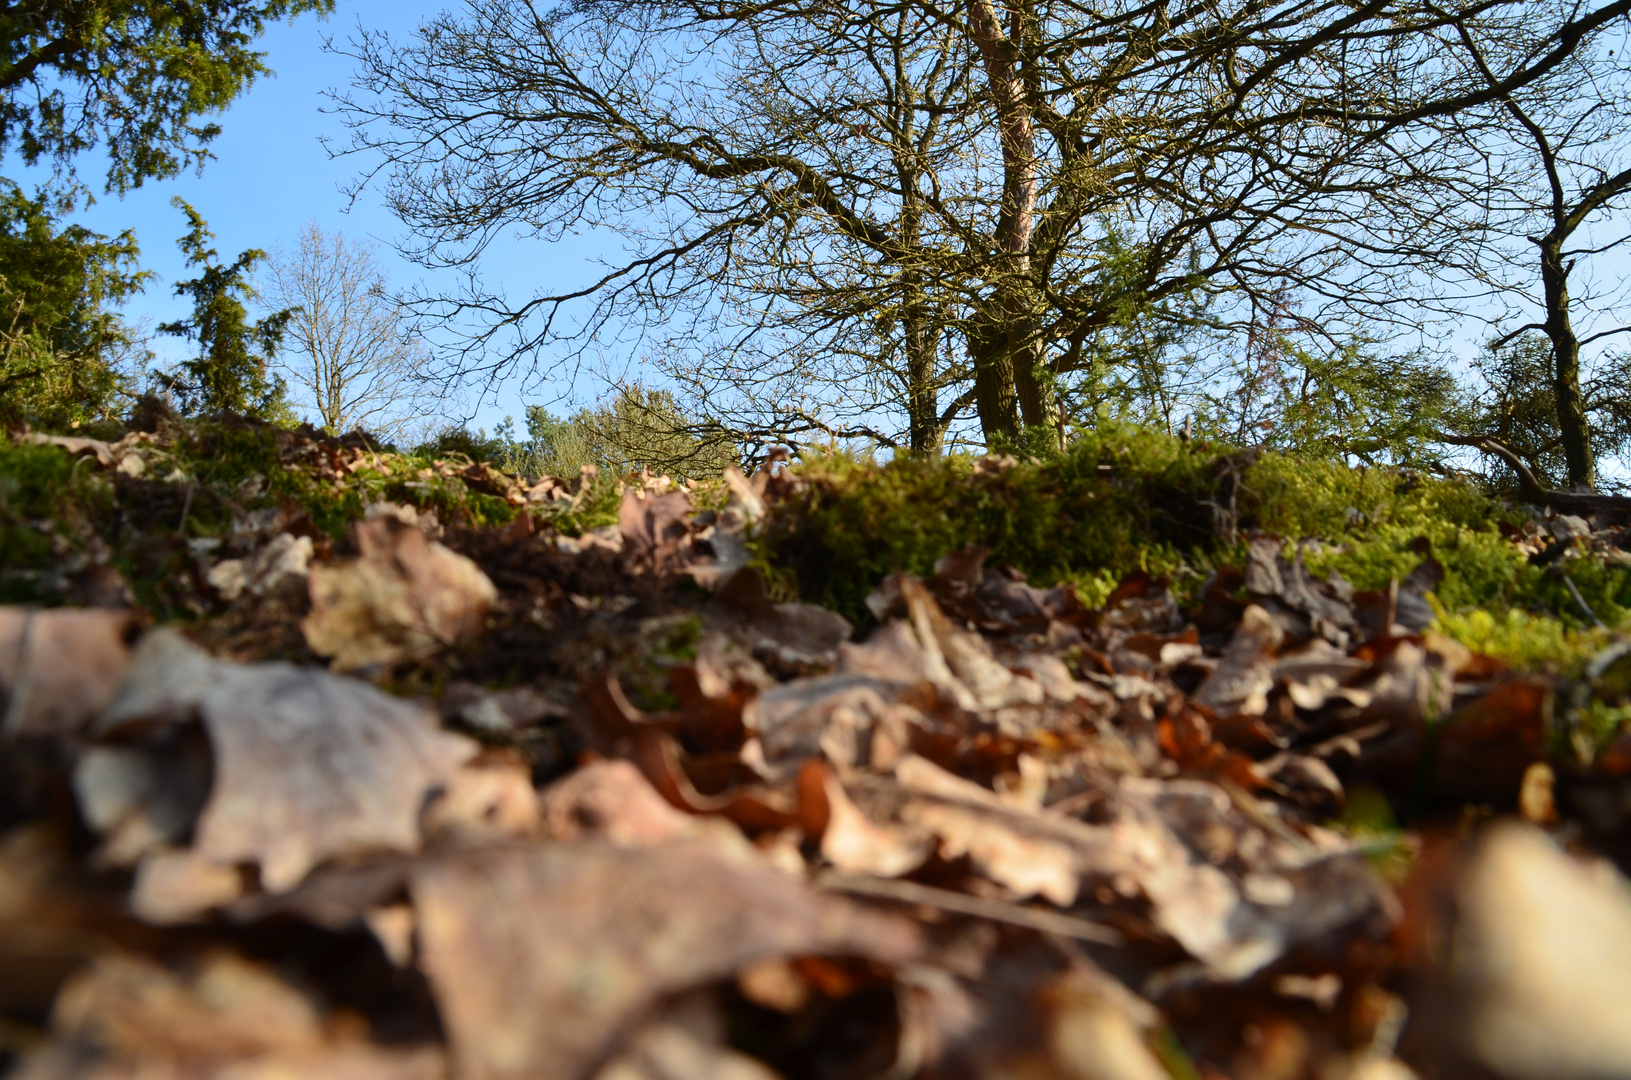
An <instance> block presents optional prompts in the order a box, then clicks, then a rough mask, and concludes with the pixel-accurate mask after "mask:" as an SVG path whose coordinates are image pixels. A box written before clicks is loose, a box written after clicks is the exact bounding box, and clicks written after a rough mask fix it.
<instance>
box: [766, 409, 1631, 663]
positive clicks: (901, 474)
mask: <svg viewBox="0 0 1631 1080" xmlns="http://www.w3.org/2000/svg"><path fill="white" fill-rule="evenodd" d="M1248 462H1249V464H1248ZM1241 466H1244V468H1243V470H1242V469H1241ZM1232 471H1233V472H1238V473H1239V476H1240V484H1239V488H1238V491H1237V497H1236V511H1237V524H1238V526H1239V534H1238V535H1239V536H1240V537H1244V536H1246V535H1249V533H1250V532H1252V531H1256V530H1262V531H1267V532H1271V533H1276V534H1279V535H1281V536H1284V537H1286V538H1288V540H1293V539H1304V538H1316V539H1317V540H1318V541H1319V542H1318V543H1314V544H1308V545H1304V548H1303V550H1304V554H1305V557H1306V559H1307V561H1308V563H1309V566H1310V569H1311V570H1313V571H1314V572H1315V573H1316V574H1322V575H1323V574H1326V573H1330V572H1335V573H1338V574H1341V575H1342V576H1343V577H1345V578H1346V579H1347V580H1349V581H1350V582H1352V583H1353V584H1354V586H1355V587H1356V588H1359V589H1379V588H1385V587H1386V586H1387V584H1388V582H1389V581H1390V580H1402V579H1403V578H1405V577H1406V575H1408V574H1409V573H1410V572H1411V571H1412V570H1413V569H1415V567H1416V566H1418V565H1419V564H1420V563H1421V561H1422V559H1423V552H1424V549H1430V550H1431V552H1432V555H1433V557H1435V558H1436V559H1437V560H1438V561H1439V562H1440V564H1441V565H1442V566H1443V567H1444V571H1445V575H1444V580H1443V581H1442V582H1441V583H1440V585H1439V586H1438V588H1437V591H1436V597H1435V599H1436V601H1437V602H1438V603H1439V604H1440V606H1441V610H1442V611H1443V612H1444V613H1445V614H1446V616H1447V617H1451V616H1455V617H1459V616H1463V615H1466V616H1469V617H1470V616H1477V617H1478V618H1479V619H1488V620H1495V622H1494V623H1493V624H1491V627H1492V628H1490V629H1488V631H1487V632H1485V631H1484V630H1480V629H1479V628H1478V627H1480V626H1482V625H1483V624H1482V623H1476V622H1466V623H1465V624H1461V623H1455V622H1453V621H1452V622H1450V623H1447V624H1446V625H1447V627H1448V630H1447V632H1449V633H1450V634H1451V635H1452V636H1463V637H1465V638H1466V640H1467V643H1468V644H1472V645H1474V647H1481V646H1479V645H1478V644H1476V642H1477V641H1480V640H1484V641H1486V643H1487V644H1488V645H1489V649H1495V650H1499V651H1498V653H1497V654H1498V655H1501V656H1503V658H1506V657H1510V658H1511V660H1512V662H1513V663H1514V664H1515V665H1516V666H1520V667H1533V666H1545V665H1547V664H1553V665H1554V666H1555V665H1561V664H1566V663H1567V662H1571V659H1572V657H1574V656H1575V654H1576V653H1577V652H1578V651H1579V650H1582V649H1587V648H1589V647H1590V645H1589V643H1590V642H1591V641H1595V640H1597V638H1596V636H1594V635H1591V634H1587V635H1584V636H1580V637H1579V638H1578V641H1577V640H1576V636H1575V635H1576V632H1577V631H1582V630H1584V629H1586V628H1588V627H1590V625H1591V621H1590V619H1589V618H1588V617H1587V615H1586V613H1585V612H1584V611H1582V610H1581V608H1580V606H1579V604H1578V603H1577V602H1576V601H1575V599H1574V597H1573V595H1572V594H1571V593H1570V591H1569V583H1570V582H1572V583H1573V585H1574V586H1575V588H1576V589H1577V590H1578V591H1579V593H1580V594H1581V597H1582V598H1583V599H1584V600H1585V602H1586V604H1587V605H1588V606H1589V607H1590V608H1591V610H1592V612H1593V613H1594V614H1595V615H1596V616H1597V618H1598V619H1600V620H1601V621H1602V622H1603V623H1604V624H1606V625H1607V626H1608V627H1611V628H1621V627H1623V628H1627V629H1631V572H1628V571H1627V570H1625V569H1624V568H1621V567H1617V566H1611V565H1605V564H1604V563H1603V562H1601V561H1600V560H1596V559H1592V558H1577V559H1572V560H1568V561H1565V562H1564V563H1563V564H1562V565H1561V566H1558V567H1551V568H1546V567H1536V566H1531V565H1530V564H1529V562H1528V559H1527V557H1526V556H1525V554H1524V552H1523V551H1522V550H1520V549H1519V548H1518V547H1517V546H1516V545H1514V544H1513V543H1511V542H1510V541H1509V540H1508V539H1507V538H1506V537H1505V536H1504V535H1503V534H1502V527H1503V526H1505V527H1508V528H1510V527H1512V526H1516V525H1519V524H1521V523H1522V522H1523V521H1524V519H1525V514H1524V512H1523V511H1522V510H1521V509H1519V508H1515V507H1513V506H1511V505H1509V504H1507V503H1505V502H1503V501H1502V500H1500V499H1497V498H1495V497H1493V496H1492V495H1491V494H1490V493H1488V492H1485V491H1483V490H1480V489H1479V488H1478V487H1476V486H1474V485H1472V484H1469V483H1464V482H1460V481H1456V480H1448V479H1440V478H1434V477H1424V476H1421V475H1418V474H1414V473H1410V472H1401V471H1392V470H1386V469H1367V468H1351V467H1349V466H1347V465H1345V464H1343V463H1341V462H1339V461H1331V460H1322V459H1318V458H1301V457H1289V456H1285V455H1279V454H1263V455H1260V456H1257V457H1256V458H1255V459H1252V458H1249V457H1243V456H1242V455H1240V454H1239V452H1238V451H1237V450H1236V449H1235V448H1232V447H1228V446H1222V445H1205V444H1198V445H1197V444H1186V443H1184V442H1183V441H1181V440H1179V439H1175V438H1170V437H1168V436H1166V435H1164V434H1161V433H1158V432H1152V431H1147V430H1140V429H1136V428H1130V427H1121V426H1116V425H1106V426H1103V427H1101V428H1099V429H1097V430H1094V431H1089V432H1085V433H1083V434H1082V436H1081V437H1080V438H1079V439H1078V440H1077V442H1076V443H1075V444H1074V445H1073V446H1072V447H1071V448H1070V450H1069V451H1068V452H1067V453H1064V454H1057V455H1054V456H1052V457H1051V458H1048V459H1046V460H1040V461H1030V462H1025V463H1021V464H1017V465H1013V466H1012V467H1009V468H1005V469H1001V470H992V469H990V468H989V464H987V465H985V466H982V465H981V463H980V462H978V461H977V460H976V459H973V458H967V457H963V458H957V457H954V458H950V459H945V460H932V461H922V460H903V461H898V462H895V463H892V464H889V465H886V466H879V465H876V464H873V463H871V462H865V461H858V460H855V459H852V458H843V457H835V458H825V459H818V460H815V461H812V462H810V463H808V464H806V465H804V466H802V467H801V470H800V475H801V476H802V477H803V478H804V479H805V480H806V481H807V483H808V486H807V488H806V489H805V491H804V492H803V493H802V494H801V495H800V496H799V497H798V498H797V499H796V500H795V501H794V503H793V505H792V506H790V507H788V508H787V510H786V512H784V513H783V514H782V515H781V516H780V517H779V519H778V520H775V521H773V522H772V523H771V525H770V527H769V529H768V530H767V531H766V533H765V535H763V536H762V537H760V538H759V541H758V544H759V552H760V557H761V560H762V562H763V563H764V564H765V565H766V566H767V568H768V569H769V570H770V572H771V575H772V578H773V579H774V580H776V581H777V582H778V583H779V584H780V585H782V586H783V591H784V592H787V593H797V594H798V595H800V596H802V597H803V598H804V599H806V600H811V601H814V602H817V603H822V604H826V605H829V606H832V607H834V608H836V609H837V610H839V611H841V612H843V614H845V615H846V616H848V617H849V618H851V619H854V620H860V621H863V622H864V621H865V620H866V619H868V618H869V615H868V613H867V611H866V608H865V604H864V599H865V597H866V595H867V593H868V592H869V591H870V590H871V589H873V588H874V587H875V586H876V585H877V583H878V582H879V581H880V580H881V579H882V578H883V577H884V576H885V575H886V574H889V573H891V572H894V571H907V572H910V573H916V574H926V573H928V572H930V570H931V569H932V567H933V565H934V562H935V560H936V559H937V558H939V557H940V556H941V555H943V554H945V553H946V552H947V551H950V550H953V549H955V548H960V547H962V546H964V545H965V544H968V543H971V542H972V543H979V544H983V545H985V546H986V547H987V548H988V549H990V551H991V560H992V562H994V563H999V564H1008V565H1011V566H1014V567H1017V568H1018V569H1020V570H1021V571H1023V572H1024V573H1025V574H1026V575H1027V576H1028V577H1029V578H1030V579H1031V580H1032V581H1033V582H1035V583H1037V584H1041V585H1050V584H1054V583H1057V582H1062V581H1069V582H1072V583H1074V584H1075V585H1076V587H1077V589H1078V591H1079V592H1080V594H1081V596H1082V598H1083V599H1084V601H1086V602H1087V603H1089V604H1098V603H1102V602H1103V600H1104V598H1105V597H1106V596H1107V595H1108V594H1109V592H1110V590H1111V589H1112V588H1114V586H1115V585H1116V583H1117V582H1119V581H1120V580H1121V579H1122V577H1123V576H1124V575H1126V574H1127V573H1129V572H1130V571H1133V570H1145V571H1148V572H1150V573H1153V574H1158V575H1168V576H1170V577H1172V578H1173V579H1174V590H1175V592H1177V593H1178V595H1179V597H1180V599H1185V598H1187V597H1188V596H1190V595H1191V594H1192V592H1193V587H1194V585H1195V584H1197V583H1198V582H1199V581H1201V580H1202V579H1203V577H1204V574H1205V572H1206V571H1207V570H1209V569H1212V568H1215V567H1218V566H1221V565H1224V564H1233V565H1237V566H1238V565H1242V563H1243V561H1244V557H1245V552H1244V550H1243V549H1242V548H1241V547H1240V546H1239V542H1238V539H1237V542H1236V543H1235V544H1233V545H1232V544H1230V543H1229V542H1228V537H1226V536H1224V535H1220V533H1219V532H1218V531H1216V529H1215V527H1214V524H1213V520H1214V519H1213V515H1212V507H1211V506H1210V505H1209V504H1211V503H1217V502H1219V501H1220V490H1221V488H1222V487H1223V482H1222V479H1221V478H1222V477H1223V476H1224V475H1225V474H1226V473H1230V472H1232ZM1565 574H1566V575H1567V580H1565V576H1564V575H1565ZM1510 613H1516V614H1510ZM1509 618H1511V619H1514V620H1516V621H1515V622H1511V623H1508V622H1505V621H1503V620H1507V619H1509ZM1496 627H1505V628H1506V629H1505V630H1502V631H1501V632H1500V633H1504V634H1506V635H1507V636H1506V637H1501V636H1500V633H1496V629H1495V628H1496ZM1491 634H1494V635H1495V637H1494V638H1491V637H1490V635H1491ZM1520 639H1522V640H1524V641H1527V642H1528V644H1527V645H1520V644H1519V641H1520ZM1489 649H1485V650H1484V651H1489Z"/></svg>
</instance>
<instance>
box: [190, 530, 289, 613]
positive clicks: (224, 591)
mask: <svg viewBox="0 0 1631 1080" xmlns="http://www.w3.org/2000/svg"><path fill="white" fill-rule="evenodd" d="M311 556H312V543H311V537H309V536H298V537H297V536H293V535H291V534H289V533H279V534H278V535H277V536H274V537H273V538H272V539H271V540H269V541H268V542H267V543H266V545H265V546H264V547H262V548H261V549H260V550H258V551H256V552H255V553H254V554H253V555H249V556H247V557H245V558H242V559H222V560H221V561H220V562H218V563H216V564H215V565H214V566H212V567H210V571H209V573H208V574H207V575H205V580H207V581H208V582H209V583H210V584H211V585H213V586H214V587H215V591H216V592H218V593H220V594H221V599H223V600H226V601H229V602H230V601H233V600H236V599H238V597H240V596H242V595H243V594H244V593H246V592H247V593H249V594H250V595H251V596H265V595H266V594H267V593H269V592H271V591H272V590H273V589H276V588H277V587H278V586H279V585H281V584H283V583H284V582H285V581H287V580H289V579H290V578H303V577H305V576H306V575H307V567H308V565H309V564H310V563H311Z"/></svg>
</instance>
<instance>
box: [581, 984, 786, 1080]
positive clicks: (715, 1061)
mask: <svg viewBox="0 0 1631 1080" xmlns="http://www.w3.org/2000/svg"><path fill="white" fill-rule="evenodd" d="M727 1034H728V1033H727V1031H726V1030H725V1021H724V1017H723V1016H721V1015H720V1013H719V1009H718V1007H717V1005H715V1003H714V1002H713V1000H712V998H711V997H709V996H705V995H702V994H688V995H686V996H684V997H682V998H680V999H679V1000H678V1001H676V1002H674V1003H672V1004H670V1005H669V1006H668V1008H666V1009H664V1010H663V1012H662V1014H661V1015H659V1016H656V1017H654V1018H652V1019H651V1020H649V1021H647V1022H646V1023H645V1024H644V1025H642V1026H641V1028H640V1030H639V1031H637V1032H635V1033H634V1034H633V1035H632V1036H630V1037H629V1039H628V1040H626V1042H625V1043H624V1049H623V1050H622V1052H621V1053H619V1054H618V1055H617V1057H615V1058H613V1059H612V1060H611V1061H609V1062H607V1063H606V1065H605V1066H603V1067H602V1068H601V1069H600V1070H599V1071H598V1072H596V1073H595V1080H776V1073H775V1072H774V1071H772V1070H771V1069H770V1068H769V1067H768V1066H766V1065H765V1064H764V1063H763V1062H761V1061H758V1060H757V1059H755V1058H751V1057H748V1056H747V1055H746V1054H743V1053H741V1052H740V1051H737V1050H732V1049H731V1048H730V1047H728V1046H726V1045H725V1039H726V1035H727Z"/></svg>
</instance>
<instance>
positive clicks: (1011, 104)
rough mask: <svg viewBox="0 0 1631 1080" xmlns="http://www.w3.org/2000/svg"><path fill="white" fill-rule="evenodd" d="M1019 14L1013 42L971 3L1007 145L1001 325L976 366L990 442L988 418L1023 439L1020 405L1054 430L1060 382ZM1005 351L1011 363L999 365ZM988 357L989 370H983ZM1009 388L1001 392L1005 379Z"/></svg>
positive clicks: (998, 301)
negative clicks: (1042, 308)
mask: <svg viewBox="0 0 1631 1080" xmlns="http://www.w3.org/2000/svg"><path fill="white" fill-rule="evenodd" d="M1022 18H1023V15H1022V14H1021V13H1020V12H1019V11H1017V10H1016V11H1014V12H1012V13H1011V14H1010V20H1011V22H1012V30H1013V32H1012V33H1011V34H1005V33H1004V32H1003V28H1002V22H1001V16H1000V15H999V14H998V13H997V9H996V7H995V6H994V4H993V3H992V0H969V3H968V23H969V29H970V31H971V33H972V34H973V37H974V45H975V47H976V48H977V49H978V50H979V53H980V61H981V64H982V66H983V67H984V69H985V76H986V83H987V85H988V86H989V88H990V91H991V101H992V104H993V105H994V106H995V108H996V110H997V125H998V130H999V132H1000V134H1001V143H1002V171H1003V189H1002V211H1001V213H1000V215H999V216H998V219H997V228H996V232H995V234H994V235H993V237H992V239H993V241H994V242H995V246H996V248H997V250H998V251H999V252H1001V253H1002V254H1003V256H1004V257H1003V258H1002V259H1000V260H999V261H998V263H997V266H996V267H995V272H994V273H993V274H992V275H991V278H993V279H994V284H995V286H996V288H995V295H994V296H993V302H992V304H991V309H990V311H989V313H988V316H987V317H988V318H990V319H992V320H993V322H994V323H995V325H994V326H993V327H992V333H991V334H990V336H989V339H988V343H987V344H986V345H981V346H975V345H974V344H973V343H972V342H971V348H970V353H971V355H973V357H974V362H975V390H976V392H977V394H978V396H979V410H980V421H981V423H982V425H984V426H985V429H986V441H987V442H989V441H990V439H991V436H992V435H993V434H994V429H993V428H992V426H991V424H990V423H988V422H987V416H988V415H989V416H990V417H992V419H993V421H996V422H999V423H1000V425H1002V426H1001V427H1000V428H999V429H1000V430H1007V431H1010V433H1017V425H1016V424H1014V423H1013V422H1012V421H1010V420H1008V417H1009V416H1010V415H1011V414H1012V413H1013V404H1012V402H1013V401H1014V400H1015V399H1016V398H1017V401H1018V404H1019V407H1020V409H1021V410H1022V411H1023V413H1024V418H1025V423H1027V424H1040V425H1046V424H1051V423H1052V422H1053V418H1054V406H1053V387H1052V381H1051V380H1050V379H1049V378H1047V376H1046V374H1045V373H1043V372H1041V371H1040V370H1039V367H1040V364H1041V362H1042V350H1041V348H1040V343H1039V342H1038V341H1037V340H1036V311H1035V304H1034V302H1033V297H1034V292H1035V290H1034V287H1033V284H1032V282H1031V280H1030V275H1031V234H1032V232H1033V231H1034V229H1035V223H1036V192H1037V179H1036V173H1037V167H1036V158H1037V155H1036V133H1035V129H1034V127H1033V125H1032V123H1031V111H1030V105H1029V103H1028V102H1027V101H1026V98H1025V85H1024V81H1023V79H1022V78H1021V77H1020V71H1019V50H1018V47H1017V45H1016V43H1015V41H1016V39H1017V38H1018V37H1019V29H1020V21H1021V19H1022ZM999 350H1000V351H1001V352H1002V353H1003V354H1004V355H1002V356H1001V357H998V356H997V355H996V353H997V352H998V351H999ZM980 353H986V360H987V362H986V363H985V364H984V365H982V364H981V362H980V361H981V356H980ZM999 377H1001V378H1003V379H1004V380H1005V381H1006V384H1007V385H1006V386H1005V387H1003V388H1002V389H1000V390H999V388H998V382H997V380H998V378H999Z"/></svg>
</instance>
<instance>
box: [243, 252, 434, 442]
mask: <svg viewBox="0 0 1631 1080" xmlns="http://www.w3.org/2000/svg"><path fill="white" fill-rule="evenodd" d="M261 291H262V294H263V297H264V299H265V301H266V302H267V303H268V304H270V305H271V306H272V307H274V308H291V309H294V316H293V318H291V319H290V321H289V324H288V327H287V329H286V331H285V335H286V336H285V341H286V345H287V349H286V359H284V361H283V362H282V367H283V370H284V372H285V374H286V375H287V376H288V378H289V380H290V382H291V383H293V384H294V385H295V386H297V387H299V388H301V389H302V390H303V391H304V393H305V396H306V397H307V398H308V399H309V401H310V404H311V405H312V407H313V408H315V410H316V412H317V415H318V417H319V419H320V420H321V423H322V426H323V427H324V428H325V429H326V430H328V431H331V432H334V433H336V434H339V433H343V432H347V431H351V430H353V429H356V428H363V429H365V430H367V431H369V432H372V433H374V434H377V435H381V436H384V437H387V438H394V437H397V436H400V435H405V434H409V433H410V432H412V431H413V429H414V426H415V425H416V424H418V423H420V422H422V421H424V420H426V419H427V418H429V417H430V416H432V415H434V413H435V406H434V402H432V401H431V400H429V399H428V397H427V395H426V388H425V383H424V379H425V375H426V370H425V369H426V365H427V364H428V363H429V360H430V352H429V350H428V348H427V347H426V345H425V343H424V341H423V339H422V338H420V337H419V335H418V334H417V333H416V332H415V329H414V326H413V321H412V319H411V318H410V317H409V313H408V311H407V309H406V308H405V307H404V305H403V304H402V302H401V301H400V300H399V299H398V298H397V297H396V296H395V295H393V294H392V292H391V290H390V288H389V282H388V280H387V278H386V274H385V270H384V269H383V268H382V267H381V266H380V264H379V258H378V250H377V248H376V247H375V245H374V244H372V243H371V242H369V241H366V240H353V239H348V238H347V237H346V236H345V235H344V234H341V233H332V234H330V233H325V232H323V230H322V229H321V228H320V227H319V226H318V225H317V223H316V222H315V221H312V222H308V223H307V224H306V225H305V226H304V227H303V228H302V229H301V230H300V239H299V241H298V244H297V246H296V247H295V248H293V249H292V250H279V251H277V252H275V253H274V255H273V258H272V260H271V262H270V264H269V267H268V269H267V271H266V281H265V283H264V286H263V288H262V290H261ZM287 354H293V355H292V356H288V355H287Z"/></svg>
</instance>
